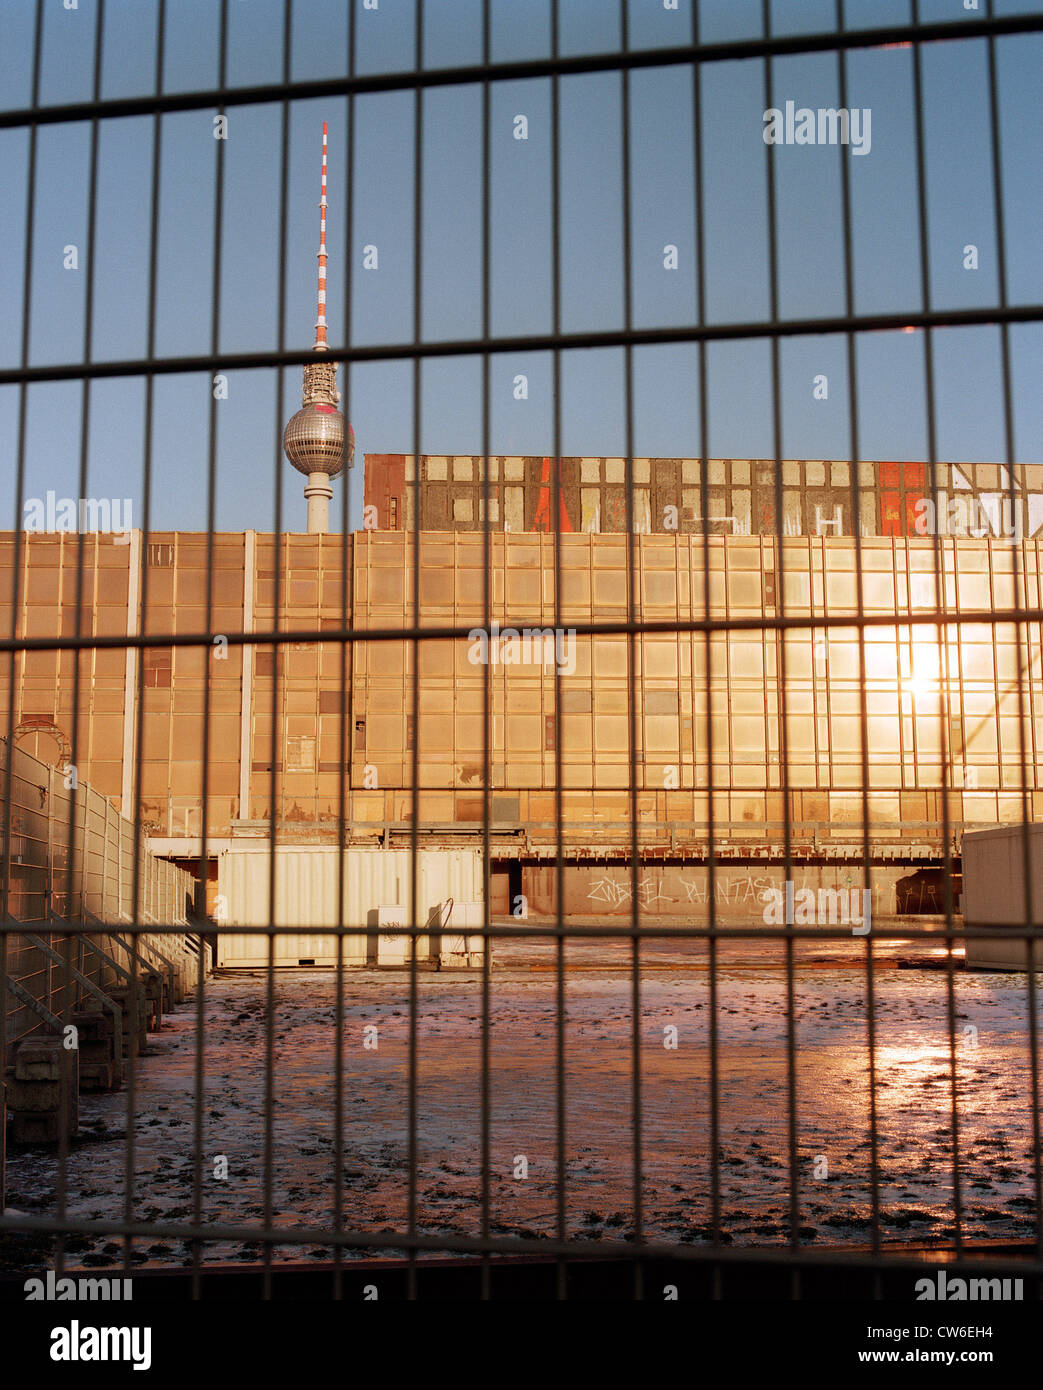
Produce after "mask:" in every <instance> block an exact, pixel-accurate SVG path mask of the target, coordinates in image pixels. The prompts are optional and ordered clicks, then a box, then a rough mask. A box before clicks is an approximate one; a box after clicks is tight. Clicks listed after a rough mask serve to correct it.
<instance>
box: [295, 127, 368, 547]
mask: <svg viewBox="0 0 1043 1390" xmlns="http://www.w3.org/2000/svg"><path fill="white" fill-rule="evenodd" d="M326 350H327V345H326V122H325V121H323V123H322V196H321V197H320V199H319V312H318V317H317V319H316V320H315V351H316V352H317V353H320V354H322V353H325V352H326ZM339 401H340V392H339V391H338V390H337V364H336V363H335V362H327V361H324V360H323V358H322V357H321V356H320V357H319V358H318V359H317V360H316V361H315V362H308V363H306V364H305V367H304V382H303V386H302V389H301V409H300V410H298V412H297V414H296V415H294V416H293V417H292V418H291V419H290V421H289V422H288V424H287V426H286V429H285V430H284V431H283V437H282V446H283V449H284V450H285V451H286V457H287V458H288V459H289V460H290V462H291V463H292V464H293V466H294V468H296V469H297V470H298V472H300V473H303V474H304V475H305V476H306V478H307V479H308V481H307V483H306V484H305V488H304V495H305V497H306V498H307V499H308V530H309V532H319V533H324V532H327V531H328V530H329V529H330V500H331V499H332V497H333V487H332V486H331V479H333V478H335V477H336V476H337V474H338V473H340V472H341V470H342V469H343V467H344V461H345V456H346V457H347V463H348V467H349V468H350V467H351V463H352V458H353V456H354V453H355V432H354V430H353V429H352V428H351V426H350V425H347V429H346V432H347V448H345V426H346V421H345V419H344V416H343V414H342V413H341V412H340V411H339V410H338V409H337V405H338V403H339Z"/></svg>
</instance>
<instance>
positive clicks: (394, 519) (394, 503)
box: [388, 497, 398, 531]
mask: <svg viewBox="0 0 1043 1390" xmlns="http://www.w3.org/2000/svg"><path fill="white" fill-rule="evenodd" d="M388 530H389V531H397V530H398V498H397V497H390V498H388Z"/></svg>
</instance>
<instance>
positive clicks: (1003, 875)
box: [963, 823, 1043, 970]
mask: <svg viewBox="0 0 1043 1390" xmlns="http://www.w3.org/2000/svg"><path fill="white" fill-rule="evenodd" d="M1026 830H1027V832H1028V859H1029V882H1030V884H1031V893H1032V918H1031V921H1030V925H1031V926H1036V927H1038V926H1041V925H1043V825H1029V826H1023V825H1021V824H1020V823H1019V824H1017V825H1000V826H997V827H996V828H995V829H994V830H974V831H968V832H966V833H965V834H964V837H963V921H964V925H965V926H968V927H991V926H993V925H995V926H996V928H997V935H996V938H995V940H992V939H989V938H978V939H977V940H974V939H973V938H971V937H968V938H967V941H966V946H967V964H968V965H972V966H976V967H977V968H978V969H985V970H1025V969H1027V966H1028V943H1027V942H1026V941H1025V940H1024V938H1023V939H1022V940H1020V941H1019V940H1018V938H1017V937H1013V936H1001V935H999V929H1000V928H1001V927H1002V926H1004V925H1006V926H1008V927H1009V926H1010V925H1011V924H1012V923H1013V924H1016V925H1017V924H1022V923H1024V922H1025V921H1026V901H1025V858H1024V854H1025V850H1024V835H1025V832H1026ZM1033 969H1034V970H1043V942H1036V944H1035V946H1034V948H1033Z"/></svg>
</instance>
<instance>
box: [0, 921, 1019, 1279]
mask: <svg viewBox="0 0 1043 1390" xmlns="http://www.w3.org/2000/svg"><path fill="white" fill-rule="evenodd" d="M551 950H553V947H548V948H547V950H546V951H544V952H543V953H542V954H539V953H538V958H539V959H541V960H543V961H544V962H547V961H549V960H550V956H549V952H550V951H551ZM502 958H503V960H504V962H505V964H504V966H502V967H500V966H498V967H497V969H496V970H495V972H494V973H493V976H492V986H491V997H490V1019H491V1026H490V1031H489V1054H490V1067H491V1071H490V1109H489V1121H490V1131H489V1151H490V1158H491V1166H492V1179H491V1184H490V1203H491V1229H492V1231H493V1232H494V1233H511V1234H521V1235H540V1234H546V1235H551V1234H553V1233H554V1231H555V1221H556V1167H557V1153H556V1107H557V1087H556V1082H555V1075H556V1049H557V1026H556V992H557V982H556V978H555V975H554V973H553V972H548V971H547V970H545V969H543V970H539V969H537V970H533V969H531V968H530V966H531V964H532V960H533V959H536V958H537V957H536V956H533V955H532V953H530V957H529V963H528V964H526V963H524V961H523V959H522V957H521V953H520V949H519V948H518V947H515V946H513V945H511V946H509V947H507V948H505V950H504V954H503V957H502ZM334 981H335V977H334V974H333V972H326V971H321V970H302V971H292V972H291V971H285V972H280V973H278V974H277V975H276V985H275V989H276V1007H275V1039H274V1044H275V1046H274V1055H275V1068H274V1077H273V1087H274V1094H275V1108H274V1127H273V1181H272V1218H273V1221H274V1223H275V1224H276V1225H278V1226H280V1227H293V1226H295V1225H304V1226H311V1227H315V1226H324V1225H325V1226H328V1225H329V1224H330V1223H331V1222H332V1219H333V1127H334V1121H333V1089H334V1061H333V1057H334V1046H335V1038H334V988H335V985H334ZM955 983H956V1005H957V1025H958V1026H957V1081H958V1100H959V1159H960V1162H959V1167H960V1179H961V1188H962V1201H963V1229H964V1233H965V1235H968V1236H975V1237H999V1236H1003V1237H1028V1236H1032V1235H1034V1223H1033V1220H1032V1182H1033V1169H1032V1139H1031V1125H1030V1114H1031V1109H1030V1105H1029V1101H1028V1096H1029V1090H1030V1075H1029V1052H1028V1045H1027V1013H1026V998H1025V977H1024V976H1018V975H975V974H962V973H961V974H958V975H957V976H956V977H955ZM874 987H875V993H876V1065H877V1086H876V1105H877V1133H878V1142H879V1149H878V1161H879V1172H880V1207H881V1213H882V1233H883V1236H884V1238H885V1239H888V1240H902V1239H905V1240H917V1241H921V1240H923V1239H929V1238H931V1237H943V1238H944V1237H947V1236H951V1234H952V1232H953V1229H954V1214H953V1160H952V1153H953V1149H952V1080H951V1074H950V1066H949V1045H948V1001H947V977H946V974H945V972H944V971H927V970H884V971H880V972H878V973H877V975H876V976H875V981H874ZM417 988H418V1000H419V1011H418V1019H417V1029H416V1050H417V1057H418V1060H419V1069H418V1084H417V1094H416V1106H417V1159H418V1169H417V1221H418V1227H419V1229H420V1230H422V1231H425V1232H429V1233H457V1234H467V1235H472V1234H478V1233H479V1231H480V1220H481V1178H480V1152H481V1036H482V992H481V975H480V973H479V972H474V971H468V972H464V973H460V974H448V973H442V974H421V975H419V976H418V985H417ZM265 991H266V984H265V979H264V976H263V973H260V972H258V973H251V974H246V973H230V974H223V975H218V976H216V977H215V978H214V979H212V980H211V981H209V982H208V983H207V986H206V993H205V1038H206V1049H205V1053H204V1068H205V1070H204V1103H203V1144H202V1149H203V1155H204V1164H203V1186H202V1193H201V1196H202V1209H203V1219H204V1221H207V1222H222V1223H227V1222H234V1223H240V1224H253V1223H257V1222H259V1221H260V1220H261V1219H262V1217H263V1214H264V1209H263V1201H264V1196H263V1193H264V1163H263V1160H264V1109H265V1089H266V1088H265V1064H264V1063H265V1048H264V1043H265V1017H266V1015H265V1009H266V1002H265ZM565 999H566V1026H565V1030H564V1031H565V1038H564V1045H565V1058H566V1070H565V1115H566V1144H565V1155H566V1162H565V1177H566V1184H567V1188H566V1191H567V1196H566V1211H567V1218H568V1226H569V1234H570V1235H571V1236H585V1237H589V1238H591V1239H593V1240H597V1239H599V1238H601V1237H602V1236H603V1235H604V1236H613V1237H619V1236H621V1235H626V1234H627V1233H628V1232H630V1231H631V1230H632V1229H633V1166H632V1153H633V1148H632V1146H633V1130H632V1115H633V1110H632V1097H633V1089H632V1088H633V1079H632V1065H631V1064H632V1045H633V1043H632V1037H633V1015H632V997H631V982H630V978H629V975H628V974H627V973H625V972H621V971H607V970H601V971H599V970H576V971H571V970H570V971H568V972H567V973H566V974H565ZM709 999H710V994H709V977H708V975H707V973H706V972H705V971H700V970H698V969H674V968H666V969H656V970H650V971H649V972H648V973H647V975H644V976H643V977H642V981H641V1014H640V1026H639V1030H638V1032H639V1038H640V1055H641V1107H642V1129H641V1152H642V1156H643V1182H642V1196H643V1219H644V1230H645V1233H646V1235H647V1236H648V1237H649V1238H656V1239H666V1240H670V1241H677V1240H681V1241H700V1240H703V1239H707V1238H708V1236H709V1234H710V1221H711V1187H710V1171H711V1154H710V1148H709V1132H710V1105H711V1095H710V1086H709V1075H710V1070H709V1051H708V1019H709ZM795 1001H796V1011H795V1017H796V1057H797V1065H796V1084H797V1134H796V1142H797V1157H798V1172H799V1195H800V1229H801V1238H802V1240H807V1241H814V1242H815V1243H816V1244H824V1243H836V1242H863V1241H866V1240H867V1239H868V1232H869V1226H870V1213H871V1203H870V1181H869V1172H870V1143H869V1134H870V1123H869V1088H868V1061H867V1059H868V1051H867V1045H866V995H865V977H864V973H863V972H860V971H859V970H857V969H855V968H850V969H848V968H840V969H838V968H835V967H834V968H832V969H808V968H804V969H802V970H800V971H799V972H798V974H797V977H796V990H795ZM717 1003H718V1021H719V1027H718V1045H719V1085H718V1106H719V1139H720V1144H719V1173H720V1184H721V1186H720V1199H721V1210H722V1226H723V1230H724V1239H725V1240H729V1241H733V1242H735V1243H741V1244H772V1243H776V1242H779V1241H783V1240H785V1239H786V1236H787V1230H788V1226H787V1220H788V1210H789V1200H790V1199H789V1193H790V1186H791V1184H790V1176H789V1148H788V1145H789V1137H788V1126H789V1116H788V1106H787V1065H788V1063H787V1013H786V992H785V975H784V974H783V972H781V971H780V970H778V969H769V968H749V967H747V968H744V969H741V970H739V969H735V968H732V967H730V966H726V968H725V969H724V972H723V974H722V975H721V976H720V977H719V980H718V989H717ZM369 1025H374V1026H375V1027H376V1029H377V1033H376V1041H377V1044H378V1045H377V1047H376V1048H368V1049H367V1048H366V1047H365V1046H364V1040H365V1034H364V1029H366V1027H367V1026H369ZM671 1027H672V1028H676V1030H677V1047H676V1049H673V1048H667V1047H664V1041H666V1040H669V1038H670V1036H671V1035H670V1034H669V1033H668V1032H667V1031H666V1030H668V1029H670V1028H671ZM409 1034H410V1028H409V980H408V976H407V975H404V974H398V973H388V972H380V973H377V972H375V971H366V972H355V973H348V972H346V973H345V975H344V1028H343V1049H344V1051H343V1055H344V1093H343V1103H344V1132H343V1133H344V1138H343V1144H344V1160H343V1177H344V1216H343V1224H344V1226H346V1227H350V1228H362V1229H365V1230H372V1231H382V1232H389V1231H397V1230H402V1229H404V1228H405V1225H406V1222H407V1219H408V1206H407V1203H408V1176H407V1175H408V1171H409V1165H408V1156H409V1139H408V1109H407V1106H408V1086H407V1078H408V1059H409ZM370 1036H371V1038H372V1035H370ZM196 1043H197V1033H196V1005H195V1002H194V1001H189V1002H187V1003H185V1004H184V1005H182V1006H180V1008H179V1009H178V1010H177V1012H176V1013H175V1014H174V1015H168V1017H167V1018H166V1020H165V1023H164V1027H163V1030H162V1032H161V1033H159V1034H154V1035H152V1036H151V1037H150V1041H149V1051H148V1055H147V1056H146V1057H144V1058H140V1059H139V1061H138V1082H137V1098H136V1106H137V1115H136V1119H135V1122H134V1136H135V1175H136V1176H135V1185H134V1210H135V1215H136V1218H137V1219H141V1220H146V1221H153V1220H154V1221H156V1222H157V1223H159V1222H163V1221H164V1220H174V1221H185V1220H190V1219H191V1217H192V1212H193V1164H194V1145H193V1134H194V1125H193V1099H194V1070H195V1063H196ZM126 1107H127V1093H126V1090H124V1091H123V1092H121V1093H119V1094H115V1095H102V1096H84V1097H82V1098H81V1134H80V1136H79V1137H78V1138H77V1139H76V1140H74V1141H73V1144H72V1146H71V1151H70V1155H69V1162H68V1174H67V1191H68V1209H69V1211H70V1213H71V1214H73V1215H75V1216H77V1217H87V1218H95V1219H97V1218H103V1219H117V1218H119V1217H121V1216H122V1215H123V1203H124V1178H123V1174H124V1151H125V1135H126ZM220 1155H224V1156H225V1157H226V1158H227V1166H228V1177H227V1179H225V1180H222V1179H220V1178H218V1177H215V1176H214V1172H215V1160H216V1159H217V1158H218V1156H220ZM520 1156H524V1157H525V1159H526V1160H527V1166H528V1176H527V1178H522V1177H515V1171H516V1170H520V1168H521V1164H520V1163H519V1157H520ZM56 1171H57V1159H56V1157H55V1154H54V1152H53V1151H51V1150H46V1149H32V1150H30V1149H14V1150H13V1151H11V1150H9V1154H8V1197H7V1201H8V1205H9V1206H11V1207H14V1208H17V1209H19V1210H21V1211H26V1212H35V1213H46V1214H49V1213H52V1212H54V1210H55V1196H54V1192H55V1180H56ZM827 1174H828V1176H827ZM186 1248H187V1247H184V1246H182V1244H181V1243H180V1242H179V1241H164V1240H163V1239H162V1238H161V1237H157V1238H156V1240H155V1241H152V1242H150V1241H148V1240H142V1241H139V1242H136V1255H135V1258H136V1259H137V1260H138V1261H148V1262H149V1263H164V1262H177V1263H181V1262H182V1261H183V1260H184V1257H185V1250H186ZM68 1249H69V1253H70V1256H73V1257H74V1258H73V1263H86V1264H96V1265H104V1264H108V1263H113V1262H115V1261H116V1259H117V1258H118V1252H119V1250H120V1247H119V1246H118V1245H117V1244H116V1243H115V1242H113V1241H109V1240H107V1239H106V1238H98V1239H95V1238H85V1237H73V1238H71V1239H70V1241H69V1244H68ZM12 1253H13V1252H11V1251H9V1252H8V1262H9V1259H10V1255H11V1254H12ZM259 1253H260V1251H259V1247H257V1246H249V1245H247V1246H243V1245H240V1244H229V1243H224V1244H216V1243H215V1244H212V1245H210V1246H208V1247H207V1248H206V1254H205V1256H204V1258H206V1259H208V1260H227V1259H229V1258H235V1259H256V1258H257V1257H258V1255H259ZM329 1253H330V1252H329V1250H328V1249H326V1250H321V1249H318V1248H316V1247H314V1246H312V1245H310V1244H308V1245H305V1246H304V1247H303V1248H302V1247H300V1246H281V1247H279V1248H278V1251H277V1253H276V1257H277V1258H281V1259H294V1260H299V1259H301V1258H305V1257H308V1256H311V1255H314V1256H315V1257H316V1258H317V1257H320V1256H322V1257H328V1256H329Z"/></svg>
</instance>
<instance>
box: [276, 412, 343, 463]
mask: <svg viewBox="0 0 1043 1390" xmlns="http://www.w3.org/2000/svg"><path fill="white" fill-rule="evenodd" d="M282 446H283V448H284V449H285V451H286V457H287V458H288V459H289V460H290V462H291V463H292V464H293V466H294V468H296V469H297V470H298V472H300V473H306V474H308V473H326V474H328V475H329V477H331V478H335V477H336V476H337V474H338V473H340V471H341V469H342V468H343V466H344V460H345V448H344V416H343V415H342V413H341V412H340V411H339V410H338V409H337V407H336V406H334V405H328V404H326V403H325V402H322V401H312V402H311V403H310V404H308V405H306V406H304V407H303V408H302V409H300V410H298V412H297V414H296V415H294V416H291V418H290V420H289V422H288V423H287V425H286V429H285V430H284V431H283V437H282ZM354 453H355V431H354V430H353V429H352V428H351V426H350V425H349V426H348V447H347V451H346V454H347V461H348V464H349V466H350V464H351V460H352V456H353V455H354Z"/></svg>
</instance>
